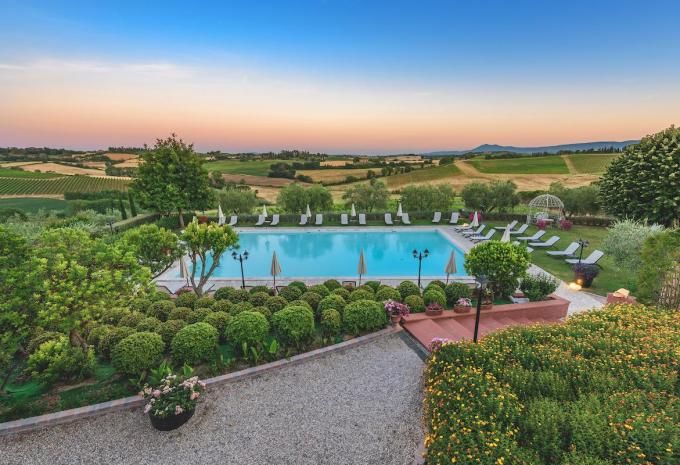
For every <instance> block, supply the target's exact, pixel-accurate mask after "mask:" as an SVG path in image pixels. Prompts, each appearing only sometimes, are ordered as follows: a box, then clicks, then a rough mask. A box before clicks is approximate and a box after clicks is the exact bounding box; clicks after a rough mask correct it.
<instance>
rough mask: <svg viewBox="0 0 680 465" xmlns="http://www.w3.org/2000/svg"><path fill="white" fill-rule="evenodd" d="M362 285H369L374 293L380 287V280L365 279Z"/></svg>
mask: <svg viewBox="0 0 680 465" xmlns="http://www.w3.org/2000/svg"><path fill="white" fill-rule="evenodd" d="M364 286H367V287H370V288H371V290H372V291H373V292H374V293H375V292H378V289H379V288H380V281H366V283H365V284H364Z"/></svg>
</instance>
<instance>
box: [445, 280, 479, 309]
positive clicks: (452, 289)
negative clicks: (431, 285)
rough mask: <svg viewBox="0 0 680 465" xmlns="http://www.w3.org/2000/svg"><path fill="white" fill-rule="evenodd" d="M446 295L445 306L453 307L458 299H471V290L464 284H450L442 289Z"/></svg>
mask: <svg viewBox="0 0 680 465" xmlns="http://www.w3.org/2000/svg"><path fill="white" fill-rule="evenodd" d="M444 294H446V304H447V305H448V306H449V307H453V306H454V305H455V304H456V302H458V299H469V298H470V297H472V289H470V286H468V285H467V284H465V283H451V284H447V285H446V287H445V288H444Z"/></svg>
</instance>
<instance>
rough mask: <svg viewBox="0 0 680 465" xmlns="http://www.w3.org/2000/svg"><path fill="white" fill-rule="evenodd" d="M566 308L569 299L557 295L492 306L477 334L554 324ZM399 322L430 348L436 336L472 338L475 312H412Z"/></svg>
mask: <svg viewBox="0 0 680 465" xmlns="http://www.w3.org/2000/svg"><path fill="white" fill-rule="evenodd" d="M568 307H569V301H568V300H565V299H562V298H560V297H557V296H551V298H550V300H546V301H542V302H529V303H526V304H508V305H495V306H494V307H493V308H492V309H491V310H487V311H483V312H482V313H481V315H480V319H479V336H480V337H482V336H485V335H487V334H489V333H491V332H493V331H496V330H499V329H502V328H506V327H508V326H513V325H527V324H537V323H538V324H540V323H557V322H560V321H562V320H563V319H564V318H565V317H566V316H567V309H568ZM402 325H403V327H404V329H405V330H406V331H408V333H409V334H411V335H412V336H413V337H414V338H415V339H416V340H417V341H418V342H420V343H421V344H422V345H423V346H424V347H429V346H430V342H431V341H432V339H434V338H436V337H441V338H446V339H449V340H451V341H463V340H472V337H473V332H474V327H475V313H474V309H473V310H472V311H471V312H470V313H465V314H458V313H455V312H453V311H451V310H445V311H444V312H443V313H442V314H441V315H439V316H428V315H426V314H424V313H413V314H411V315H408V316H406V317H404V319H403V320H402Z"/></svg>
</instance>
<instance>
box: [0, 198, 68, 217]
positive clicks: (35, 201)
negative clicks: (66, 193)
mask: <svg viewBox="0 0 680 465" xmlns="http://www.w3.org/2000/svg"><path fill="white" fill-rule="evenodd" d="M67 206H68V203H67V202H66V201H65V200H60V199H41V198H35V197H26V198H13V199H0V210H4V209H9V208H16V209H17V210H23V211H25V212H26V213H35V212H37V211H38V210H40V209H44V210H66V207H67Z"/></svg>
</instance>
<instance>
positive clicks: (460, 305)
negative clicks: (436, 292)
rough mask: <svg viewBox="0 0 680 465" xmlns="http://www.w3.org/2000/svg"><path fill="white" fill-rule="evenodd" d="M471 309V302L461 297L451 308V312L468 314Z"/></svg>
mask: <svg viewBox="0 0 680 465" xmlns="http://www.w3.org/2000/svg"><path fill="white" fill-rule="evenodd" d="M470 309H472V300H470V299H468V298H467V297H461V298H460V299H458V300H457V301H456V303H455V305H454V306H453V311H454V312H456V313H469V312H470Z"/></svg>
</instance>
